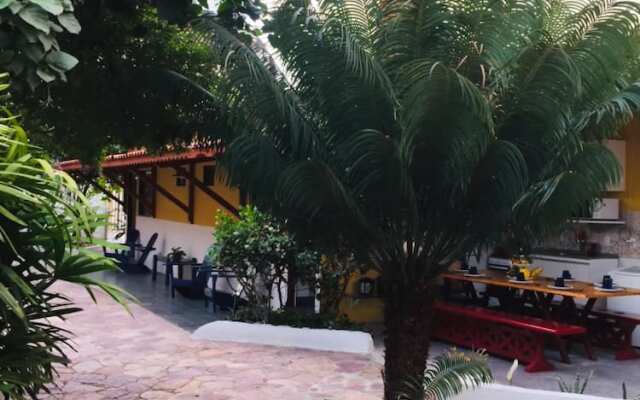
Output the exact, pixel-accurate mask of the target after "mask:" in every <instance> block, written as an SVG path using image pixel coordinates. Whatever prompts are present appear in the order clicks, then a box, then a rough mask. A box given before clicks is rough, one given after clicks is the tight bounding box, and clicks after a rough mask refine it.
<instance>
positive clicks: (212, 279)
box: [103, 231, 237, 313]
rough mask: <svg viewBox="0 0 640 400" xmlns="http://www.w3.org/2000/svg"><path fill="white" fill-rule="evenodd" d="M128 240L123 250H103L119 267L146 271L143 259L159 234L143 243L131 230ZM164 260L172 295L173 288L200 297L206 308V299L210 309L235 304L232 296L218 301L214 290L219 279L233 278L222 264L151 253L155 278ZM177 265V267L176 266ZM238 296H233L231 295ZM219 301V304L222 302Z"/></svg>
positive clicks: (137, 234) (146, 257)
mask: <svg viewBox="0 0 640 400" xmlns="http://www.w3.org/2000/svg"><path fill="white" fill-rule="evenodd" d="M129 238H130V240H128V241H127V243H126V244H125V246H126V247H127V249H125V250H114V251H108V250H107V249H106V248H103V251H104V254H105V255H106V256H108V257H111V258H113V259H115V260H116V261H118V263H119V265H120V268H121V269H122V270H123V271H124V272H127V273H148V272H149V269H148V268H147V267H146V265H145V264H146V261H147V259H148V258H149V255H150V254H151V252H152V251H154V250H155V248H154V247H153V246H154V245H155V242H156V241H157V239H158V234H157V233H154V234H153V235H151V237H150V238H149V241H148V242H147V244H146V245H142V244H140V243H139V232H138V231H134V232H133V233H132V234H131V235H130V236H129ZM160 263H164V264H165V267H166V269H165V280H164V284H165V286H168V287H169V289H170V291H171V298H175V296H176V291H178V292H180V293H181V294H182V295H184V296H185V297H189V298H203V299H204V306H205V308H207V309H208V308H209V303H211V304H212V306H213V312H214V313H215V312H216V310H217V305H222V306H224V307H230V306H232V307H235V306H237V300H233V301H232V304H231V305H229V304H226V303H228V302H224V301H223V302H220V301H219V299H218V296H217V292H216V283H217V282H218V279H223V278H224V279H227V280H229V279H232V278H233V277H234V274H233V273H232V272H231V271H228V270H225V269H223V268H215V267H214V266H212V265H208V264H207V263H205V262H202V263H199V262H198V261H197V259H196V258H185V259H180V260H172V259H170V258H167V257H166V256H161V255H157V254H154V255H153V263H152V268H151V279H152V280H153V281H156V279H157V273H158V265H159V264H160ZM185 267H188V268H189V269H190V270H191V273H190V274H189V276H188V277H185V274H184V268H185ZM176 269H177V270H176ZM235 297H237V296H234V298H235ZM221 303H222V304H221Z"/></svg>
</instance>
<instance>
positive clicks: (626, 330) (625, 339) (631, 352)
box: [616, 324, 640, 361]
mask: <svg viewBox="0 0 640 400" xmlns="http://www.w3.org/2000/svg"><path fill="white" fill-rule="evenodd" d="M621 325H622V326H621V327H620V328H621V329H622V342H621V343H620V347H618V350H617V351H616V360H618V361H626V360H636V359H638V358H640V353H638V352H637V351H636V349H634V348H633V346H632V345H631V338H632V336H633V330H634V328H635V325H630V324H621Z"/></svg>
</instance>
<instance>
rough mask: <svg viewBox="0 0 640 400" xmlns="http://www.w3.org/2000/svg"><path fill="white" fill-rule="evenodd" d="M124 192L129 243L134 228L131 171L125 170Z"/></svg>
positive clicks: (133, 185)
mask: <svg viewBox="0 0 640 400" xmlns="http://www.w3.org/2000/svg"><path fill="white" fill-rule="evenodd" d="M124 185H125V187H124V193H125V203H126V205H127V206H126V207H125V212H126V213H127V243H130V242H131V241H132V240H133V237H132V236H130V235H132V234H133V231H134V230H135V229H136V214H137V210H136V203H135V201H134V200H135V199H134V197H133V195H132V193H136V190H135V186H136V181H135V179H134V177H133V174H131V172H128V171H127V172H125V178H124Z"/></svg>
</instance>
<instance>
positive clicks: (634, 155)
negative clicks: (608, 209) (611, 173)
mask: <svg viewBox="0 0 640 400" xmlns="http://www.w3.org/2000/svg"><path fill="white" fill-rule="evenodd" d="M621 133H622V137H623V138H624V140H625V142H626V150H625V154H626V160H625V191H624V192H620V193H612V195H615V197H619V198H620V203H621V207H622V209H623V210H624V211H640V156H638V155H640V121H638V119H637V118H634V119H633V120H632V121H631V123H630V124H629V125H627V126H626V127H625V128H624V129H623V130H622V132H621Z"/></svg>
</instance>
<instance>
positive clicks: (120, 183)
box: [102, 171, 138, 200]
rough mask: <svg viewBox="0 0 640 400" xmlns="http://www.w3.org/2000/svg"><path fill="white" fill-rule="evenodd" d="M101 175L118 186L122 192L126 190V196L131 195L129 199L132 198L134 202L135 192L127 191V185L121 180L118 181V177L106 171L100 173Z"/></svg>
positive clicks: (136, 197) (136, 194) (136, 195)
mask: <svg viewBox="0 0 640 400" xmlns="http://www.w3.org/2000/svg"><path fill="white" fill-rule="evenodd" d="M102 175H104V176H105V177H106V178H107V179H109V180H110V181H111V182H113V183H115V184H116V185H118V186H120V187H121V188H122V189H123V190H126V191H127V192H128V194H129V195H131V197H134V198H135V199H136V200H137V199H138V193H136V191H135V190H129V188H128V187H127V184H126V183H124V182H123V181H122V180H120V179H119V178H118V177H116V176H115V175H113V174H111V173H109V172H106V171H102Z"/></svg>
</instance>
